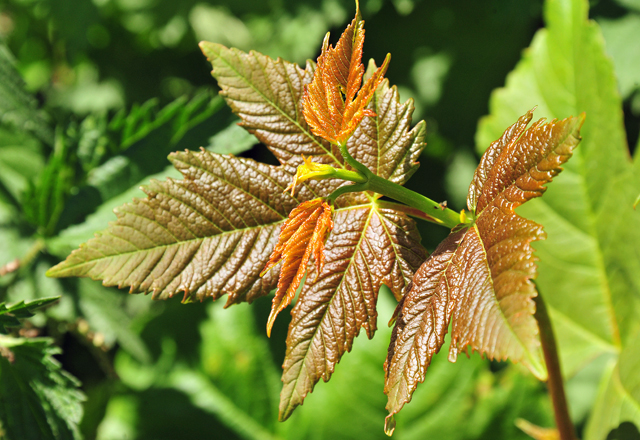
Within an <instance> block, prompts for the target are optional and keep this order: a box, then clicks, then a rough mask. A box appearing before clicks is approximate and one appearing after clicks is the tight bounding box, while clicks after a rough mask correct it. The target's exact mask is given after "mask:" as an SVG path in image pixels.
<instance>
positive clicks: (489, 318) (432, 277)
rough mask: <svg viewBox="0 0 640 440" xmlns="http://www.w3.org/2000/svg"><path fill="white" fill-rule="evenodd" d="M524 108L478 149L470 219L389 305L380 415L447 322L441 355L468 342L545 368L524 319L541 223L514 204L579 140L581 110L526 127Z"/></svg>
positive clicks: (407, 385)
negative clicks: (392, 308) (390, 327)
mask: <svg viewBox="0 0 640 440" xmlns="http://www.w3.org/2000/svg"><path fill="white" fill-rule="evenodd" d="M532 113H533V112H532V111H530V112H528V113H527V114H526V115H524V116H522V117H521V118H520V119H519V120H518V122H516V124H514V125H513V126H511V127H510V128H508V129H507V130H506V131H505V133H504V134H503V135H502V137H501V138H500V139H499V140H497V141H495V142H493V143H492V145H491V147H490V148H489V149H488V150H487V152H486V153H485V154H484V156H483V157H482V159H481V161H480V165H479V166H478V168H477V170H476V172H475V175H474V177H473V181H472V183H471V186H470V188H469V195H468V200H467V205H468V208H469V210H470V211H471V212H472V213H473V214H474V215H475V218H476V221H475V224H474V225H473V226H471V227H467V228H464V229H459V230H455V231H454V232H452V233H451V235H450V236H449V237H448V238H447V239H446V240H445V241H444V242H442V244H441V245H440V246H439V247H438V249H436V251H435V252H434V253H433V254H432V255H431V256H430V258H429V259H428V260H427V261H426V262H425V263H424V264H423V265H422V266H421V267H420V269H419V270H418V271H417V272H416V275H415V276H414V278H413V283H412V287H411V289H410V290H409V291H408V292H407V294H406V295H405V296H404V298H403V299H402V301H401V302H400V304H399V305H398V308H397V309H396V314H395V316H396V326H395V328H394V332H393V335H392V340H391V345H390V347H389V354H388V358H387V363H386V369H387V381H386V385H385V392H386V393H387V394H388V396H389V402H388V405H387V409H388V410H389V412H390V416H389V417H392V416H393V414H395V413H396V412H398V411H399V410H400V408H402V406H403V405H404V403H406V402H408V401H409V400H410V399H411V394H412V392H413V390H415V388H416V386H417V384H418V382H422V381H423V380H424V378H425V373H426V369H427V367H428V366H429V364H430V362H431V358H432V356H433V355H434V354H435V353H437V352H438V351H439V350H440V347H441V346H442V344H443V343H444V337H445V334H446V333H447V330H448V328H449V324H450V323H451V324H452V330H451V345H450V349H449V360H451V361H455V360H456V357H457V355H458V354H459V353H461V352H467V349H468V347H470V348H471V349H472V350H473V351H478V352H479V353H480V354H482V355H484V356H487V357H488V358H490V359H497V360H505V359H507V358H509V359H511V360H512V361H514V362H522V363H523V364H524V365H526V366H527V367H528V368H529V369H530V370H531V371H532V372H533V373H534V374H535V375H536V376H538V377H541V378H544V377H545V375H546V373H545V370H544V367H543V362H542V358H541V353H540V349H539V341H538V327H537V323H536V321H535V319H534V318H533V313H534V311H535V305H534V303H533V301H532V298H533V297H534V296H536V295H537V293H536V290H535V288H534V286H533V283H532V282H531V279H533V278H535V275H536V272H535V258H534V256H533V249H532V248H531V245H530V243H531V242H532V241H535V240H540V239H541V238H544V232H543V231H542V227H541V226H540V225H538V224H536V223H534V222H532V221H530V220H526V219H524V218H522V217H520V216H519V215H517V214H516V213H515V212H514V209H515V208H516V207H517V206H519V205H521V204H522V203H524V202H526V201H528V200H530V199H532V198H534V197H539V196H540V195H542V193H543V192H544V191H545V187H544V185H545V184H546V183H548V182H550V181H551V179H552V178H553V177H554V176H555V175H556V174H557V173H559V172H560V171H561V168H560V165H561V164H562V163H564V162H566V161H567V160H568V159H569V157H570V156H571V154H572V150H573V148H574V147H575V146H576V145H577V144H578V142H579V140H580V137H579V134H578V133H579V128H580V126H581V124H582V120H583V119H582V118H568V119H565V120H563V121H552V122H551V123H549V124H544V120H540V121H538V122H536V123H535V124H533V125H532V126H531V127H530V128H529V129H528V130H526V131H525V128H526V126H527V124H528V123H529V121H530V120H531V118H532ZM388 420H391V419H388ZM389 423H391V422H389ZM390 429H391V428H390Z"/></svg>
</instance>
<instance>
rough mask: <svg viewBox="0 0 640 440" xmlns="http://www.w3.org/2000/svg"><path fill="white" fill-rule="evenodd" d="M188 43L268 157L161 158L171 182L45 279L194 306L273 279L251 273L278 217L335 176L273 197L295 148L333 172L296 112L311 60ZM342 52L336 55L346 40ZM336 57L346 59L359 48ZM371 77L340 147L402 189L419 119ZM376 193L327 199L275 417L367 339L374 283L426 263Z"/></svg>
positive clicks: (417, 143)
mask: <svg viewBox="0 0 640 440" xmlns="http://www.w3.org/2000/svg"><path fill="white" fill-rule="evenodd" d="M356 21H357V22H359V23H361V21H360V20H356ZM354 29H355V28H354ZM357 29H359V31H355V30H354V35H355V38H356V39H358V38H359V39H361V38H362V36H361V34H360V31H361V30H362V26H361V24H359V25H358V26H357ZM362 35H363V34H362ZM200 47H201V48H202V51H203V52H204V54H205V55H206V56H207V58H208V59H209V60H210V61H211V64H212V66H213V72H212V74H213V76H214V77H215V78H216V79H217V81H218V84H219V86H220V88H221V92H220V94H221V95H222V96H224V98H225V99H226V102H227V103H228V105H229V106H230V107H231V109H232V110H233V111H234V112H235V113H236V114H237V115H238V116H239V117H240V119H241V125H242V127H244V128H245V129H246V130H248V131H249V132H251V133H253V134H254V135H255V136H256V137H257V138H258V139H259V140H260V142H262V143H263V144H264V145H265V146H266V147H267V148H268V149H269V150H270V151H271V152H272V153H273V154H274V155H275V157H276V158H277V159H278V161H279V162H280V165H279V166H272V165H266V164H262V163H259V162H256V161H253V160H251V159H246V158H239V157H233V156H226V155H219V154H214V153H211V152H208V151H200V152H193V151H185V152H178V153H173V154H172V155H171V156H170V160H171V161H172V162H173V164H174V166H175V167H176V168H178V170H180V172H181V173H182V174H183V179H181V180H179V179H167V180H166V181H163V182H159V181H152V182H151V183H150V184H149V186H148V187H147V188H145V191H146V193H147V195H148V197H147V198H145V199H136V200H134V201H133V203H130V204H126V205H124V206H122V207H120V208H117V210H116V214H117V217H118V218H117V220H116V221H115V222H113V223H111V224H110V225H109V227H108V228H107V230H105V231H103V232H102V233H99V234H97V236H96V237H95V238H93V239H91V240H89V241H88V242H87V243H84V244H82V245H81V246H80V248H79V249H76V250H75V251H74V252H73V253H72V254H71V255H69V256H68V257H67V259H66V260H65V261H63V262H62V263H60V264H58V265H57V266H55V267H53V268H51V269H50V270H49V271H48V274H49V275H50V276H56V277H63V276H88V277H91V278H93V279H100V280H102V281H103V284H105V285H109V286H113V285H117V286H119V287H129V288H130V291H131V292H132V293H135V292H153V298H154V299H166V298H170V297H173V296H175V295H180V294H183V295H184V298H185V299H187V300H200V301H202V300H204V299H207V298H212V299H217V298H220V297H222V296H223V295H228V297H227V302H226V305H227V306H229V305H231V304H236V303H240V302H243V301H247V302H252V301H254V300H255V299H256V298H259V297H261V296H264V295H267V294H269V292H270V291H271V290H272V289H274V288H276V286H277V282H278V274H279V270H278V268H277V267H275V268H274V269H273V270H271V271H269V272H268V273H266V274H265V276H264V277H260V273H261V271H262V269H263V268H265V266H266V265H267V263H268V261H269V259H270V256H271V255H272V253H273V251H274V249H275V247H276V244H277V242H278V235H279V232H280V231H281V229H282V225H283V224H284V223H285V222H286V221H287V219H288V217H289V214H290V212H291V211H292V210H293V209H295V208H296V206H298V205H300V204H301V203H304V202H306V201H308V200H313V199H317V198H322V197H327V196H328V195H330V194H331V193H332V192H333V191H334V190H335V189H336V188H338V187H339V186H340V185H343V184H344V182H343V181H340V180H336V179H327V180H322V181H318V180H308V181H304V182H303V183H302V184H301V185H300V186H299V187H297V188H296V192H295V194H291V193H288V192H286V193H285V192H283V191H284V189H285V188H287V186H288V185H289V184H290V182H291V181H292V179H293V178H294V175H295V173H296V166H297V165H299V164H300V163H302V162H303V159H302V156H303V155H304V156H305V157H307V158H308V160H312V161H313V162H314V163H316V164H327V165H331V166H334V167H336V168H342V167H344V164H343V159H342V157H341V155H340V152H339V151H338V149H337V147H335V146H334V145H332V144H331V143H330V142H328V141H327V140H325V139H323V138H322V137H321V136H318V135H316V134H314V133H313V131H312V130H311V128H310V126H309V124H308V123H307V121H306V120H305V118H304V116H303V111H302V110H303V103H302V101H303V100H302V97H303V95H304V93H305V86H306V85H308V84H309V83H311V81H312V79H313V77H314V72H315V71H316V68H315V66H314V64H313V63H311V62H309V63H307V66H306V68H305V69H302V68H300V67H299V66H297V65H295V64H293V63H289V62H287V61H284V60H281V59H278V60H273V59H271V58H269V57H267V56H265V55H263V54H260V53H257V52H250V53H244V52H242V51H240V50H237V49H233V48H232V49H229V48H226V47H224V46H222V45H220V44H216V43H207V42H202V43H200ZM350 47H351V48H354V47H356V45H350ZM359 47H361V46H359ZM349 50H351V49H349ZM341 53H344V54H347V52H346V48H345V49H341ZM347 55H348V56H347V59H349V60H351V59H356V58H357V60H358V63H359V60H360V55H358V56H357V57H354V56H352V55H353V54H351V53H348V54H347ZM374 71H377V69H375V68H372V69H371V74H370V75H365V76H366V77H369V76H373V72H374ZM352 83H353V84H355V82H353V81H352ZM370 84H371V86H369V88H368V89H367V90H369V91H368V92H366V93H365V94H362V91H361V92H360V93H361V94H362V98H358V97H356V99H354V100H353V102H355V101H357V100H358V99H360V101H358V102H360V103H362V102H365V103H366V101H368V104H366V108H365V109H364V110H367V112H369V114H375V115H376V116H372V117H368V118H364V119H362V118H361V122H360V124H359V125H357V127H356V128H355V131H354V132H353V134H352V136H351V137H350V138H349V140H348V141H347V142H346V144H347V145H346V148H347V151H348V152H349V153H350V154H351V155H352V156H353V157H354V158H356V159H357V160H359V161H360V162H361V163H363V164H364V165H365V166H367V167H368V168H369V170H371V172H373V173H375V174H376V175H378V176H380V177H382V178H385V179H388V180H390V181H392V182H395V183H398V184H404V183H405V182H406V181H407V179H408V178H409V177H410V176H411V175H412V174H413V173H414V172H415V171H416V170H417V168H418V163H417V162H416V160H417V158H418V157H419V156H420V152H421V151H422V149H423V148H424V145H425V144H424V138H425V124H424V122H420V123H418V124H417V125H416V126H415V127H413V128H412V127H411V115H412V112H413V104H412V103H411V101H408V102H406V103H400V102H399V96H398V92H397V90H396V88H395V87H389V85H388V82H387V81H386V80H382V82H380V81H378V80H376V81H374V82H373V83H370ZM374 84H379V85H377V88H376V86H375V85H374ZM365 95H366V96H365ZM358 96H360V95H358ZM367 96H368V97H367ZM365 98H366V99H365ZM358 105H361V104H358ZM350 108H353V109H357V108H359V107H357V106H352V107H350ZM361 110H362V109H361ZM364 110H363V111H364ZM352 120H353V118H352ZM352 125H353V124H352ZM379 197H380V196H379V195H378V194H372V193H366V194H363V193H360V194H358V193H354V194H346V195H343V196H341V197H340V198H339V199H338V200H337V201H336V205H335V208H334V213H333V221H334V223H335V226H334V228H333V230H332V231H331V233H330V234H329V236H328V237H327V239H326V242H325V244H324V248H325V251H324V266H322V267H318V266H316V265H313V264H308V271H309V273H308V275H307V277H306V278H305V281H304V282H301V284H302V287H301V291H300V297H299V299H298V301H297V303H296V305H295V306H294V307H293V309H292V311H291V314H292V321H291V325H290V327H289V332H288V335H287V354H286V356H285V360H284V364H283V369H284V371H283V377H282V380H283V382H284V386H283V391H282V394H281V403H280V419H282V420H283V419H286V418H287V417H289V415H290V414H291V412H292V411H293V409H294V408H295V407H296V406H298V405H300V404H301V403H302V402H303V400H304V398H305V396H306V395H307V394H308V393H309V392H311V390H312V389H313V387H314V385H315V384H316V383H317V382H318V381H319V380H320V379H321V378H322V379H324V380H325V381H326V380H329V378H330V377H331V374H332V373H333V371H334V369H335V366H336V364H337V363H338V361H339V360H340V358H341V357H342V355H343V354H344V353H345V352H347V351H349V350H351V347H352V344H353V340H354V339H355V337H356V336H357V335H358V334H359V333H360V329H361V328H364V329H365V332H366V334H367V336H368V337H370V338H371V337H373V334H374V333H375V330H376V325H377V311H376V301H377V295H378V291H379V289H380V286H381V285H382V284H386V285H387V286H389V288H390V289H391V291H392V292H393V294H394V295H395V297H396V298H398V299H400V297H401V295H402V292H403V291H404V289H405V287H406V285H407V283H408V282H409V280H410V279H411V278H412V276H413V274H414V272H415V271H416V270H417V269H418V267H419V266H420V264H422V262H423V261H424V260H425V258H426V255H427V253H426V250H425V249H424V248H423V247H422V245H421V244H420V235H419V233H418V231H417V228H416V224H415V222H414V221H413V220H412V219H410V218H409V217H408V216H407V215H406V214H405V213H404V212H402V211H400V210H396V209H395V208H394V207H393V206H394V205H393V204H389V203H387V202H381V201H379V200H378V198H379ZM319 260H320V258H319V257H316V258H315V261H316V263H317V262H318V261H319ZM300 267H303V265H302V264H301V265H300Z"/></svg>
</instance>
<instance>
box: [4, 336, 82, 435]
mask: <svg viewBox="0 0 640 440" xmlns="http://www.w3.org/2000/svg"><path fill="white" fill-rule="evenodd" d="M59 353H60V350H59V349H58V348H56V347H54V346H53V345H52V340H51V339H48V338H34V339H14V338H8V337H6V336H0V354H1V356H0V421H1V422H2V429H3V430H4V433H5V435H4V437H3V438H6V439H7V440H67V439H69V440H78V439H80V433H79V430H78V423H79V422H80V419H81V418H82V404H81V402H82V401H83V400H84V395H83V394H82V393H81V392H80V391H79V390H78V389H77V388H78V386H79V382H78V380H77V379H75V378H74V377H73V376H71V375H70V374H68V373H67V372H65V371H64V370H62V369H61V368H60V364H59V363H58V361H56V360H55V359H54V358H53V355H55V354H59Z"/></svg>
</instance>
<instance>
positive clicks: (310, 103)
mask: <svg viewBox="0 0 640 440" xmlns="http://www.w3.org/2000/svg"><path fill="white" fill-rule="evenodd" d="M363 43H364V21H362V19H361V17H360V11H359V10H358V11H356V17H355V18H354V19H353V21H352V22H351V24H350V25H349V26H348V27H347V28H346V29H345V31H344V32H343V33H342V35H341V36H340V40H338V43H337V44H336V47H335V48H334V47H331V46H329V34H327V36H326V37H325V39H324V42H323V43H322V53H321V55H320V57H318V65H317V68H316V72H315V74H314V76H313V81H312V82H311V84H309V85H308V86H307V87H306V90H305V93H304V98H303V113H304V117H305V119H306V121H307V123H308V124H309V126H310V127H311V129H312V130H313V133H314V134H316V135H317V136H321V137H323V138H324V139H326V140H328V141H329V142H331V143H333V144H344V143H345V142H346V141H347V139H348V138H349V137H350V136H351V134H352V133H353V131H354V130H355V129H356V127H357V126H358V125H359V124H360V121H362V119H363V118H364V117H365V116H375V113H373V112H372V111H371V110H370V109H367V108H366V106H367V104H368V103H369V101H370V100H371V98H372V97H373V94H374V93H375V91H376V89H377V88H378V86H379V85H380V83H381V82H382V80H383V79H384V74H385V72H386V71H387V67H388V65H389V59H390V56H389V55H387V58H386V59H385V61H384V63H383V64H382V66H380V68H378V69H377V70H376V71H375V72H374V73H373V74H372V75H371V77H370V78H369V79H368V80H367V81H366V82H365V84H364V85H363V86H362V88H360V85H361V84H362V75H363V74H364V65H363V64H362V61H361V60H362V45H363Z"/></svg>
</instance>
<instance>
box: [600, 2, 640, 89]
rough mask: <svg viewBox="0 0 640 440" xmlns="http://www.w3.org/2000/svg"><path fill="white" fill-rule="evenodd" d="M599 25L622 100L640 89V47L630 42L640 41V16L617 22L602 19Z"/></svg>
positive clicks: (633, 15) (629, 16)
mask: <svg viewBox="0 0 640 440" xmlns="http://www.w3.org/2000/svg"><path fill="white" fill-rule="evenodd" d="M598 24H599V25H600V27H601V28H602V34H603V36H604V39H605V41H606V43H607V44H606V50H607V53H608V54H609V55H611V58H613V64H614V66H615V70H616V76H617V78H618V85H619V87H620V93H621V94H622V98H623V99H626V98H628V97H629V96H631V95H632V94H633V92H635V91H636V90H638V89H640V46H639V45H637V44H629V41H638V39H640V14H633V13H630V14H627V15H625V16H623V17H621V18H618V19H615V20H608V19H600V20H598Z"/></svg>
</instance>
